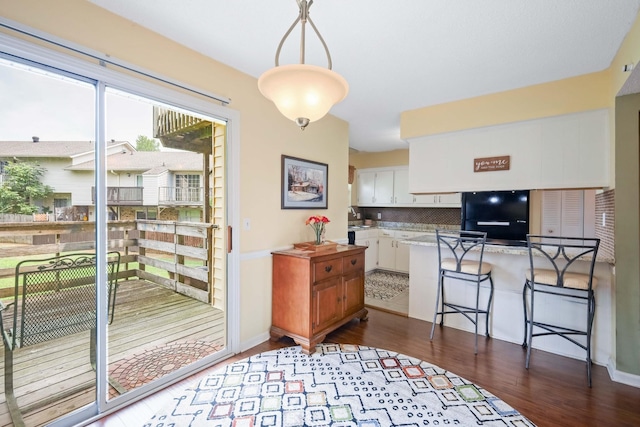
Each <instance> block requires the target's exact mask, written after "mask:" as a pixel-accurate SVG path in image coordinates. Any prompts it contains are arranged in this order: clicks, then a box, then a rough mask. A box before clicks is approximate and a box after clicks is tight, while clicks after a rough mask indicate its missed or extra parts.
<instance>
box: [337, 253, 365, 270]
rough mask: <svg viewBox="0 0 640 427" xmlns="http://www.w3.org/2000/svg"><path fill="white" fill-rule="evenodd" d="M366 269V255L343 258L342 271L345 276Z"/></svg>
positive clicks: (360, 254)
mask: <svg viewBox="0 0 640 427" xmlns="http://www.w3.org/2000/svg"><path fill="white" fill-rule="evenodd" d="M363 268H364V253H359V254H356V255H350V256H345V257H344V258H342V271H343V272H344V274H345V275H347V274H349V273H352V272H354V271H362V269H363Z"/></svg>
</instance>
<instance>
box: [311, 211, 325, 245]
mask: <svg viewBox="0 0 640 427" xmlns="http://www.w3.org/2000/svg"><path fill="white" fill-rule="evenodd" d="M328 222H330V221H329V218H327V217H326V216H323V215H314V216H310V217H309V219H307V221H306V222H305V224H306V225H310V226H311V228H313V232H314V234H315V237H316V239H315V244H316V245H319V244H321V243H322V233H323V232H324V225H325V224H326V223H328Z"/></svg>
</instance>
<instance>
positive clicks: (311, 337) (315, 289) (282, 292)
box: [270, 245, 368, 354]
mask: <svg viewBox="0 0 640 427" xmlns="http://www.w3.org/2000/svg"><path fill="white" fill-rule="evenodd" d="M365 249H366V247H364V246H353V245H348V246H347V245H338V246H337V248H336V249H333V250H327V251H321V252H311V251H304V250H296V249H292V250H288V251H278V252H273V292H272V314H271V319H272V320H271V330H270V334H271V339H272V340H278V339H280V338H281V337H283V336H285V335H286V336H289V337H291V338H293V340H294V341H295V342H296V343H297V344H298V345H300V346H301V347H302V351H303V352H304V353H306V354H310V353H313V352H314V351H315V347H316V344H318V343H321V342H322V341H323V340H324V338H325V337H326V336H327V334H328V333H330V332H331V331H333V330H335V329H337V328H339V327H340V326H342V325H344V324H345V323H347V322H349V321H350V320H352V319H354V318H356V317H358V318H360V320H361V321H362V320H367V313H368V311H367V309H366V308H364V251H365Z"/></svg>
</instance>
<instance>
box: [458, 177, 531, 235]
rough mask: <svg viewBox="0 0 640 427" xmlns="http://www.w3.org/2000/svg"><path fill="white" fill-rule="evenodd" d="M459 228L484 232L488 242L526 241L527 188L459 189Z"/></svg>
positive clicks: (527, 219)
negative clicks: (460, 195) (460, 196)
mask: <svg viewBox="0 0 640 427" xmlns="http://www.w3.org/2000/svg"><path fill="white" fill-rule="evenodd" d="M462 229H463V230H466V231H483V232H486V233H487V241H488V242H489V243H499V244H506V245H514V246H521V245H524V244H526V239H527V233H528V232H529V190H508V191H473V192H467V193H462Z"/></svg>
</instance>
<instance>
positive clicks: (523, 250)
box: [400, 233, 615, 265]
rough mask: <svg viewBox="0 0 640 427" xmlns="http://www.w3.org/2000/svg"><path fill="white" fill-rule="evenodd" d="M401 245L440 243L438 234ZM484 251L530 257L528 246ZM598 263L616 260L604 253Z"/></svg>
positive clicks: (414, 238)
mask: <svg viewBox="0 0 640 427" xmlns="http://www.w3.org/2000/svg"><path fill="white" fill-rule="evenodd" d="M400 243H402V244H405V245H414V246H431V247H436V246H438V241H437V240H436V234H435V233H430V234H428V235H425V236H419V237H413V238H411V239H406V240H401V241H400ZM484 250H485V252H487V253H495V254H510V255H528V254H529V249H528V248H527V247H526V246H505V245H489V244H485V246H484ZM596 261H597V262H606V263H608V264H611V265H615V260H614V259H613V257H611V256H608V255H606V254H603V253H602V252H599V253H598V256H597V258H596Z"/></svg>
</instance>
